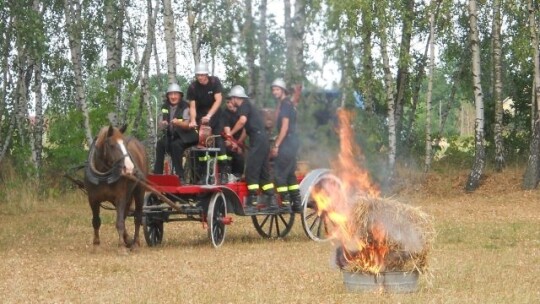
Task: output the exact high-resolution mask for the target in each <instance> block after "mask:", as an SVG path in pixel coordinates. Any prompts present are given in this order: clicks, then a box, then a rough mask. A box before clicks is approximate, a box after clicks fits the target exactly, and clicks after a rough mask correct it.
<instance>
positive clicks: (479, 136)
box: [465, 0, 486, 192]
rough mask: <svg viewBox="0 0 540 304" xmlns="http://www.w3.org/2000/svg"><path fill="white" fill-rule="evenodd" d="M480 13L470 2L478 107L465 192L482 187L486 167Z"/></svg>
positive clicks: (471, 41) (474, 75) (475, 90)
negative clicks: (470, 166) (470, 164)
mask: <svg viewBox="0 0 540 304" xmlns="http://www.w3.org/2000/svg"><path fill="white" fill-rule="evenodd" d="M477 20H478V12H477V9H476V0H469V25H470V43H471V51H472V73H473V75H472V76H473V77H472V78H473V90H474V103H475V106H476V120H475V152H474V164H473V167H472V170H471V173H470V174H469V178H468V179H467V184H466V185H465V190H466V191H467V192H472V191H474V190H476V189H477V188H478V186H479V185H480V178H481V177H482V172H483V170H484V166H485V158H486V156H485V150H484V100H483V93H482V84H481V75H480V45H479V43H480V41H479V35H478V25H477Z"/></svg>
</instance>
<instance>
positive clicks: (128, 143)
mask: <svg viewBox="0 0 540 304" xmlns="http://www.w3.org/2000/svg"><path fill="white" fill-rule="evenodd" d="M125 129H126V126H124V127H122V128H121V129H118V128H115V127H113V126H109V127H103V128H102V129H101V131H100V132H99V134H98V136H97V137H96V139H95V141H94V143H93V144H92V147H91V148H90V152H89V156H88V164H87V166H86V169H85V174H84V184H85V188H86V190H87V191H86V192H87V193H88V202H89V203H90V208H91V209H92V226H93V227H94V242H93V243H94V245H95V246H97V245H99V244H100V240H99V228H100V226H101V218H100V216H99V211H100V206H101V203H102V202H104V201H109V202H111V203H112V204H114V206H115V207H116V230H117V231H118V246H119V247H120V248H121V250H122V251H125V248H126V247H130V248H131V249H135V248H136V247H138V246H140V241H139V229H140V225H141V222H142V208H143V201H144V191H145V189H144V188H143V186H142V185H141V184H140V183H138V182H136V181H134V180H137V179H141V178H145V177H146V174H147V160H146V153H145V149H144V146H143V145H142V143H141V142H139V141H138V140H137V139H135V138H131V137H126V136H124V134H123V133H124V131H125ZM133 201H135V211H134V219H135V233H134V235H133V240H130V239H129V236H128V233H127V231H126V227H125V220H126V216H127V215H128V212H129V210H130V206H131V204H132V202H133ZM122 248H124V249H122Z"/></svg>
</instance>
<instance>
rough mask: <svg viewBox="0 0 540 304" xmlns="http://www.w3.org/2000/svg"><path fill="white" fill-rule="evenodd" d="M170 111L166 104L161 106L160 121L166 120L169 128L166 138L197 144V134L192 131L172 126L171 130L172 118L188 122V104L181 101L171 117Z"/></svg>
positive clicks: (169, 106)
mask: <svg viewBox="0 0 540 304" xmlns="http://www.w3.org/2000/svg"><path fill="white" fill-rule="evenodd" d="M171 109H172V107H171V105H170V104H169V103H168V102H165V103H163V105H162V106H161V114H162V120H166V121H167V122H168V123H169V126H168V127H167V136H168V137H169V138H171V139H172V140H175V139H180V140H181V141H182V142H183V143H185V144H191V143H196V142H198V141H199V134H198V133H197V131H196V130H194V129H190V130H186V129H183V128H181V127H179V126H174V127H172V129H171V120H172V119H173V118H177V119H180V120H187V121H189V106H188V104H187V103H186V102H185V101H184V100H181V101H180V102H179V103H178V105H177V106H176V110H175V111H174V113H173V116H171V112H170V111H171ZM185 111H187V116H186V115H185Z"/></svg>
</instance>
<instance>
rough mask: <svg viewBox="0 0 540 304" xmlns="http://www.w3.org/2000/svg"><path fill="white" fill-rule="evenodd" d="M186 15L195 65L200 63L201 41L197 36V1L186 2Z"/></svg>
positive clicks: (188, 0)
mask: <svg viewBox="0 0 540 304" xmlns="http://www.w3.org/2000/svg"><path fill="white" fill-rule="evenodd" d="M186 6H187V14H188V27H189V40H190V42H191V53H192V55H193V60H194V61H195V64H197V63H199V62H200V61H201V40H200V37H199V34H198V32H199V31H198V21H197V20H198V19H199V14H200V13H199V11H198V10H197V9H196V6H197V0H187V1H186Z"/></svg>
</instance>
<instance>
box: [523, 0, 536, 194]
mask: <svg viewBox="0 0 540 304" xmlns="http://www.w3.org/2000/svg"><path fill="white" fill-rule="evenodd" d="M527 6H528V9H529V29H530V32H531V41H532V43H531V45H532V46H533V48H534V49H533V54H534V56H533V59H534V91H533V92H532V95H533V97H532V98H533V100H534V102H532V109H536V111H534V112H533V113H534V119H535V124H534V132H533V137H532V140H531V144H530V148H529V158H528V160H527V168H526V170H525V175H524V177H523V185H522V187H523V189H534V188H536V186H537V185H538V181H539V179H540V176H539V173H540V172H539V170H540V160H539V159H538V158H539V155H540V120H539V119H538V118H539V117H540V116H539V115H538V114H539V113H538V110H539V109H540V107H539V106H538V102H540V72H539V69H540V59H539V57H538V56H540V51H539V50H538V42H539V41H538V26H537V24H536V18H535V15H536V13H537V10H536V8H535V6H533V1H532V0H528V5H527Z"/></svg>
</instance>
